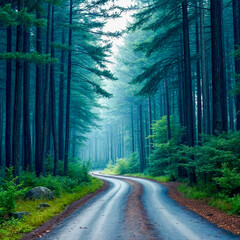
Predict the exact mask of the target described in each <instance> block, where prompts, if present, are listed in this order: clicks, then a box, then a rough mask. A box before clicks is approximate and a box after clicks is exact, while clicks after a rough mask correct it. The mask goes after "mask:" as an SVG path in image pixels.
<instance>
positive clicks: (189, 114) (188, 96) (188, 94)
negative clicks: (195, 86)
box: [182, 0, 194, 146]
mask: <svg viewBox="0 0 240 240" xmlns="http://www.w3.org/2000/svg"><path fill="white" fill-rule="evenodd" d="M182 11H183V42H184V63H185V103H186V104H187V105H186V123H187V126H186V127H187V142H188V146H193V145H194V131H193V97H192V77H191V61H190V43H189V24H188V12H187V11H188V4H187V1H186V0H184V1H183V3H182Z"/></svg>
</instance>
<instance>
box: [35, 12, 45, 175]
mask: <svg viewBox="0 0 240 240" xmlns="http://www.w3.org/2000/svg"><path fill="white" fill-rule="evenodd" d="M41 18H42V16H41V14H40V11H39V10H37V19H41ZM42 41H43V39H42V29H41V28H37V42H36V50H37V52H38V53H39V54H42V52H43V50H42V49H43V48H42V45H43V44H42ZM42 80H43V69H42V67H41V66H40V65H37V66H36V100H35V171H36V175H37V176H40V174H41V173H42V164H41V156H42V155H41V154H42V123H43V107H42V106H43V104H42V89H43V86H42V85H43V84H42Z"/></svg>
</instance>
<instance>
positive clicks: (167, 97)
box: [164, 80, 171, 141]
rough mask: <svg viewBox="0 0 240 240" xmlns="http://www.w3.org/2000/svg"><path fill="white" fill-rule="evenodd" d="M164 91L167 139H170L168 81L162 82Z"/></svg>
mask: <svg viewBox="0 0 240 240" xmlns="http://www.w3.org/2000/svg"><path fill="white" fill-rule="evenodd" d="M164 85H165V92H166V104H167V106H166V107H167V140H168V141H169V140H170V139H171V122H170V105H169V92H168V82H167V80H166V81H165V82H164Z"/></svg>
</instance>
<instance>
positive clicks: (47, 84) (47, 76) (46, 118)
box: [41, 3, 52, 174]
mask: <svg viewBox="0 0 240 240" xmlns="http://www.w3.org/2000/svg"><path fill="white" fill-rule="evenodd" d="M51 13H52V4H51V3H49V4H48V26H47V45H46V54H49V53H50V39H51V38H50V37H51V34H50V32H51ZM49 89H50V64H47V65H46V70H45V89H44V97H43V135H42V141H43V143H42V160H41V168H42V173H43V174H45V158H46V156H47V136H48V127H49V93H50V91H49Z"/></svg>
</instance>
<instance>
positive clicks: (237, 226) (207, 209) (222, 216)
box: [156, 181, 240, 235]
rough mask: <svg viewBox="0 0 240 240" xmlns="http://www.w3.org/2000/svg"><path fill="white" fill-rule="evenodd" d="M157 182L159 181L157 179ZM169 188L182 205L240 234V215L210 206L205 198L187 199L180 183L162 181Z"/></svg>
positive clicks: (172, 195) (170, 194) (221, 226)
mask: <svg viewBox="0 0 240 240" xmlns="http://www.w3.org/2000/svg"><path fill="white" fill-rule="evenodd" d="M156 182H157V181H156ZM161 184H162V185H164V186H165V187H167V188H168V190H169V193H168V194H169V196H170V197H171V198H172V199H174V200H175V201H176V202H178V203H179V204H180V205H182V206H186V207H188V208H189V209H191V210H192V211H194V212H196V213H198V214H199V215H201V216H202V217H204V218H206V219H208V220H209V221H210V222H212V223H214V224H216V225H217V226H218V227H220V228H223V229H225V230H228V231H230V232H232V233H234V234H237V235H240V217H238V216H232V215H229V214H227V213H225V212H223V211H221V210H219V209H217V208H216V207H211V206H209V205H208V204H207V203H206V201H204V200H196V199H187V198H185V197H184V196H183V194H182V193H181V192H179V190H178V189H177V187H178V186H179V184H180V183H178V182H169V183H161Z"/></svg>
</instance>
